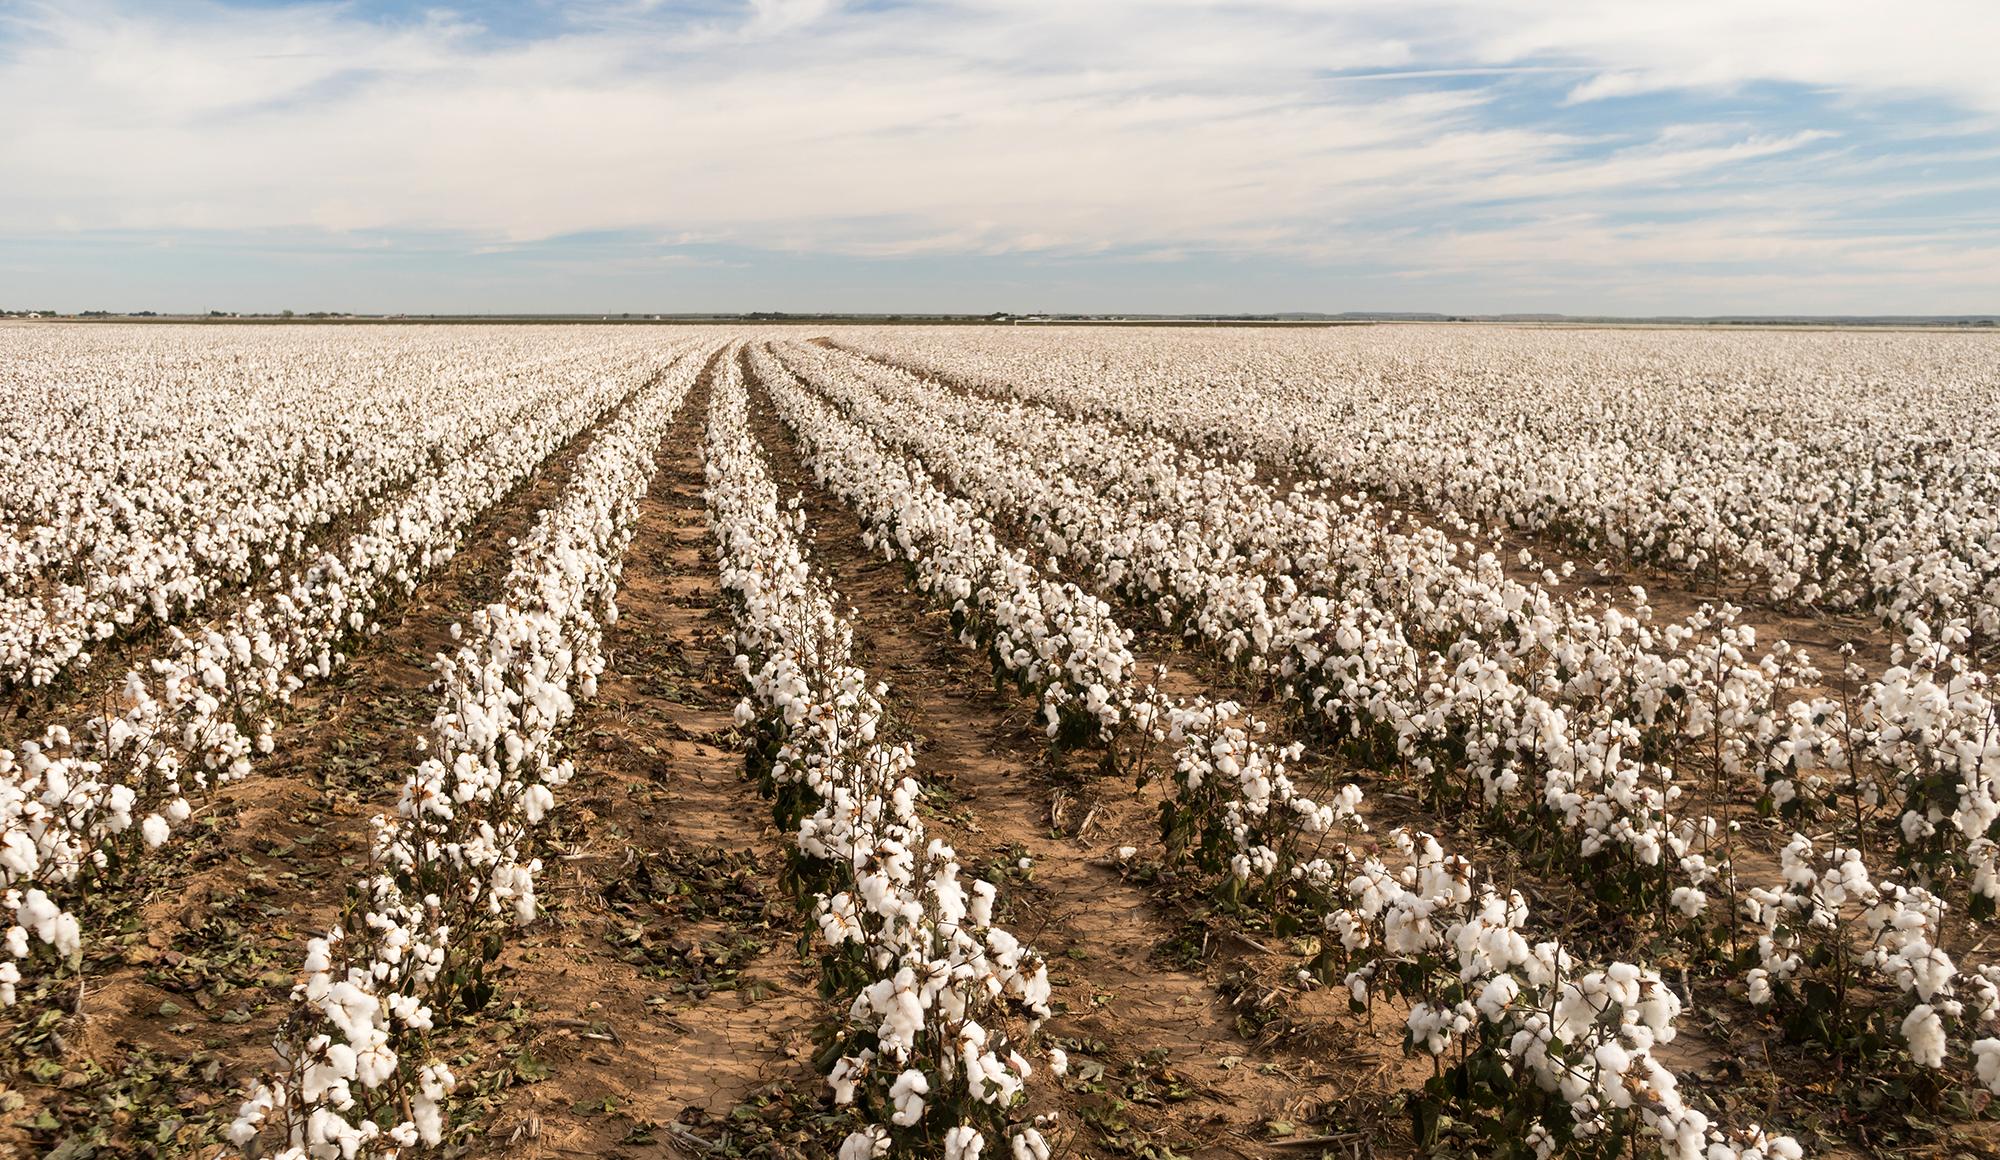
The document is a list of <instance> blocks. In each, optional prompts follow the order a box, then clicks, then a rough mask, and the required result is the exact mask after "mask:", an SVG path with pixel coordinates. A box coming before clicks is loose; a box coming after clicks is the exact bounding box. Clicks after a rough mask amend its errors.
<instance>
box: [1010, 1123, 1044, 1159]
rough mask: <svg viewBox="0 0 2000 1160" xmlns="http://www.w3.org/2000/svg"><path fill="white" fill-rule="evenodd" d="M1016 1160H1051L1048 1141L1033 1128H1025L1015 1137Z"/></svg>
mask: <svg viewBox="0 0 2000 1160" xmlns="http://www.w3.org/2000/svg"><path fill="white" fill-rule="evenodd" d="M1014 1160H1049V1145H1048V1141H1046V1140H1044V1139H1042V1134H1041V1133H1040V1132H1037V1131H1036V1130H1035V1129H1033V1128H1023V1129H1021V1130H1020V1132H1018V1133H1016V1134H1015V1136H1014Z"/></svg>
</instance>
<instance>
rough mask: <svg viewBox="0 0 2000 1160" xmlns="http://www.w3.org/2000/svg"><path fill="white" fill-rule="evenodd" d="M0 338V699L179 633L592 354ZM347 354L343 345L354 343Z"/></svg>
mask: <svg viewBox="0 0 2000 1160" xmlns="http://www.w3.org/2000/svg"><path fill="white" fill-rule="evenodd" d="M340 338H341V341H339V342H334V341H329V339H328V338H327V336H326V335H324V334H315V333H313V332H309V331H306V332H302V331H274V330H268V329H267V330H262V331H249V332H245V331H224V330H212V329H202V330H191V329H173V330H167V329H160V328H155V329H151V330H126V329H120V330H117V331H110V332H107V331H101V330H95V329H91V328H83V327H77V328H49V329H42V330H33V331H29V330H15V331H9V332H7V334H6V335H5V337H4V339H0V344H4V346H5V348H6V349H5V354H6V357H5V358H4V359H0V399H4V400H5V401H4V403H0V447H4V448H5V450H4V451H0V690H6V689H8V688H9V687H13V688H14V689H17V690H18V689H24V688H32V687H38V686H45V685H49V684H51V683H52V682H54V681H55V680H56V679H57V678H58V677H59V676H60V675H62V674H63V673H64V672H66V671H67V670H69V669H71V668H72V667H75V666H80V665H83V664H87V663H88V662H89V661H90V659H91V656H92V653H93V651H94V650H96V649H98V648H99V647H100V645H101V643H102V642H105V641H108V640H110V639H111V638H113V637H117V636H129V635H132V634H134V633H135V632H137V631H139V630H141V629H145V628H151V627H158V626H164V625H174V624H180V623H183V622H184V621H186V620H187V619H189V618H191V617H193V616H195V615H196V614H198V613H199V611H200V610H201V609H202V608H203V607H204V606H205V605H206V604H208V603H209V602H211V601H212V600H213V599H214V598H215V597H216V596H217V594H219V593H221V592H224V591H228V590H233V589H235V588H238V587H240V586H242V585H245V584H248V583H251V582H252V581H254V580H255V579H257V578H258V577H261V576H264V575H268V574H270V573H272V572H273V571H274V570H275V569H277V568H279V567H280V566H281V565H283V564H284V563H285V562H286V561H288V560H291V559H293V558H295V557H296V556H297V555H298V554H299V552H300V551H301V550H302V549H304V548H305V547H306V546H307V545H308V544H309V542H310V540H311V539H312V537H314V536H315V535H317V534H319V533H320V532H321V531H323V530H324V529H325V528H327V527H328V526H329V525H331V524H332V523H333V522H334V521H336V520H338V519H342V518H357V517H365V516H366V514H368V512H369V510H370V509H371V508H372V507H374V506H375V505H376V504H377V503H378V502H380V501H381V500H382V499H383V498H384V497H385V496H388V495H391V494H393V493H395V492H397V491H398V490H400V489H403V488H406V487H407V486H408V485H409V484H410V483H411V481H412V480H414V479H416V478H417V477H419V476H420V475H422V474H424V473H427V472H429V471H432V470H435V469H436V468H437V467H438V466H439V465H441V464H445V463H449V462H451V461H452V460H454V459H456V458H458V457H460V456H462V455H463V454H465V453H466V451H467V450H468V449H469V448H471V447H473V446H475V445H477V444H478V443H479V442H480V441H482V440H484V439H485V438H487V437H488V436H489V435H490V434H491V433H492V432H493V431H495V430H497V429H499V428H500V427H501V426H502V425H503V424H504V423H505V422H506V421H507V419H508V418H509V417H510V415H511V414H512V413H513V412H514V411H515V410H517V409H518V408H519V407H520V405H521V404H522V402H523V401H524V400H525V399H527V398H530V397H532V396H533V395H534V394H535V393H536V392H537V391H539V390H540V389H541V388H542V386H543V385H544V384H545V383H547V382H550V381H555V382H561V381H563V380H564V379H566V378H569V377H572V376H573V375H574V374H576V373H578V372H588V371H589V370H592V369H597V368H601V367H602V366H603V364H604V361H605V352H604V351H603V350H602V349H601V348H600V349H596V350H593V349H590V348H589V347H586V346H583V345H580V344H576V343H574V342H568V341H561V340H552V339H551V338H550V337H548V336H546V335H533V334H523V333H519V332H516V333H512V334H505V335H495V336H481V337H480V339H479V340H478V341H469V340H468V338H467V336H464V335H449V334H445V333H439V332H436V331H424V332H411V331H402V332H386V333H384V332H375V333H373V334H370V335H368V336H366V337H365V338H363V337H362V336H360V335H349V334H342V335H341V336H340ZM357 339H360V341H357Z"/></svg>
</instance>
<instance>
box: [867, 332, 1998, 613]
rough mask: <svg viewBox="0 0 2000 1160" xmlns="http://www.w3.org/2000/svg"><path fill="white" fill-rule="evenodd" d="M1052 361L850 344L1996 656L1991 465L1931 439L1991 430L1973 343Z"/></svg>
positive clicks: (1269, 348) (1284, 336)
mask: <svg viewBox="0 0 2000 1160" xmlns="http://www.w3.org/2000/svg"><path fill="white" fill-rule="evenodd" d="M1072 339H1073V336H1072V335H1070V334H1067V333H1061V332H1042V331H1035V330H1026V329H1022V330H1006V329H1004V328H1003V329H1000V330H996V331H993V332H985V333H980V334H977V335H962V334H958V333H956V332H954V333H951V334H950V335H949V336H948V337H946V336H944V335H941V334H929V333H924V332H921V331H913V330H910V329H908V328H896V329H893V330H877V331H870V332H860V333H858V334H856V335H855V336H854V337H853V339H852V340H850V341H852V342H854V343H858V344H860V345H861V346H862V347H864V348H866V349H869V350H873V351H879V352H882V353H884V354H886V355H888V357H889V358H891V359H892V360H894V361H896V362H899V363H902V364H904V365H907V366H910V367H912V368H915V369H916V370H917V371H919V372H921V373H924V374H926V375H936V376H940V377H945V378H949V379H951V380H953V381H957V382H964V383H970V384H974V385H975V386H976V387H977V389H979V390H980V391H982V392H986V393H989V394H991V395H994V396H999V397H1003V398H1007V399H1011V400H1015V401H1019V402H1023V403H1032V404H1039V405H1042V406H1046V407H1052V408H1056V409H1059V410H1061V411H1062V413H1063V414H1064V415H1066V416H1069V417H1072V418H1076V419H1079V420H1088V419H1111V420H1115V421H1117V422H1118V423H1119V424H1121V425H1123V426H1127V427H1130V428H1133V429H1137V430H1140V431H1144V432H1146V433H1148V434H1152V435H1155V436H1159V437H1163V438H1170V439H1174V440H1177V441H1180V442H1183V443H1185V444H1189V445H1195V446H1200V447H1202V448H1203V449H1204V450H1207V451H1211V452H1216V453H1222V454H1231V455H1235V456H1239V457H1243V458H1248V459H1254V460H1256V461H1258V462H1261V463H1268V464H1274V465H1280V466H1282V467H1283V468H1285V469H1286V470H1288V471H1291V472H1294V473H1297V474H1299V475H1303V476H1306V477H1308V478H1312V477H1318V478H1332V479H1338V480H1341V481H1343V482H1344V483H1346V484H1348V485H1350V486H1357V487H1360V488H1362V489H1365V490H1366V491H1367V492H1369V493H1370V494H1373V495H1378V496H1381V497H1383V498H1387V499H1391V500H1395V501H1398V502H1417V503H1421V504H1424V505H1426V506H1428V507H1430V508H1432V509H1435V510H1442V511H1455V512H1460V513H1463V514H1465V515H1466V516H1468V517H1470V518H1472V519H1475V520H1482V521H1486V522H1487V523H1489V524H1492V525H1495V526H1499V527H1504V528H1507V529H1510V530H1518V531H1522V532H1527V533H1531V534H1533V535H1535V536H1538V537H1541V538H1544V539H1548V540H1553V541H1556V542H1558V543H1560V544H1562V545H1564V546H1566V547H1568V548H1570V549H1571V550H1574V551H1577V552H1581V553H1593V554H1596V555H1603V556H1608V557H1610V558H1612V559H1622V560H1626V561H1631V562H1637V563H1643V564H1646V565H1649V566H1653V567H1658V568H1661V569H1665V570H1670V571H1675V572H1681V573H1685V574H1686V575H1687V576H1688V577H1689V578H1690V579H1691V580H1692V581H1693V582H1695V583H1699V584H1704V585H1714V586H1717V587H1720V586H1723V585H1728V586H1730V587H1732V588H1735V589H1738V590H1740V591H1741V592H1743V593H1744V594H1745V595H1749V596H1754V597H1756V598H1757V599H1760V600H1765V601H1769V602H1772V603H1776V604H1779V605H1781V606H1784V607H1787V608H1800V609H1814V608H1834V609H1852V610H1857V611H1862V612H1866V613H1868V614H1871V615H1875V616H1878V617H1879V618H1881V620H1882V621H1883V622H1884V623H1885V624H1887V625H1889V626H1890V627H1891V628H1892V629H1894V630H1897V631H1907V630H1908V629H1909V628H1910V627H1911V622H1912V620H1926V621H1929V622H1931V623H1939V622H1942V621H1944V620H1949V619H1953V618H1964V619H1966V620H1967V621H1968V623H1969V625H1970V627H1971V629H1972V631H1973V634H1974V636H1975V638H1977V639H1979V640H1982V641H1984V642H1987V643H1988V644H1989V645H1990V643H1991V642H1993V641H1994V640H1996V639H2000V552H1996V549H1995V547H1994V545H1995V543H1996V542H2000V541H1996V540H1995V539H1994V535H1993V533H1994V531H1995V529H1996V526H2000V524H1996V521H2000V514H1996V513H2000V505H1996V504H1995V502H1994V500H1995V487H1996V485H1995V483H1994V481H1995V480H1996V479H2000V474H1996V472H1995V467H1996V466H2000V456H1996V453H1995V452H1994V451H1993V450H1992V449H1991V448H1989V447H1986V446H1984V445H1982V444H1981V443H1980V442H1979V441H1977V440H1966V439H1955V438H1950V437H1948V436H1944V435H1941V434H1940V432H1944V431H1949V430H1952V429H1953V428H1952V427H1951V424H1952V423H1953V422H1954V421H1956V420H1957V419H1963V421H1964V422H1965V423H1972V424H1976V423H1977V421H1978V419H1977V418H1976V416H1983V415H1984V413H1985V411H1986V410H1987V409H1989V408H1990V402H1991V400H1990V398H1989V397H1988V396H1987V393H1986V392H1985V390H1984V389H1983V388H1982V384H1985V383H1990V381H1991V377H1992V374H1993V367H1992V357H1991V354H1990V352H1988V351H1986V350H1985V349H1983V348H1980V347H1977V346H1976V345H1975V346H1968V345H1967V344H1964V343H1960V342H1956V341H1952V340H1951V339H1950V338H1949V337H1948V336H1937V335H1930V336H1920V335H1910V336H1889V335H1878V336H1866V337H1863V336H1858V335H1842V336H1829V335H1805V334H1798V335H1777V334H1757V335H1751V334H1743V335H1731V336H1726V338H1725V339H1724V340H1722V341H1715V336H1704V337H1703V338H1702V340H1701V341H1700V342H1696V341H1694V340H1693V338H1692V337H1691V336H1689V335H1685V334H1675V333H1672V332H1657V333H1639V332H1622V333H1611V332H1604V333H1597V334H1582V333H1576V334H1568V335H1562V336H1552V335H1549V334H1547V333H1542V332H1534V333H1529V332H1508V331H1504V330H1493V331H1486V332H1481V333H1477V334H1475V333H1471V332H1464V331H1456V330H1453V331H1447V330H1442V329H1426V328H1395V329H1393V330H1386V331H1384V330H1378V331H1375V332H1369V333H1363V332H1361V331H1359V330H1356V331H1347V332H1341V333H1338V334H1334V335H1328V336H1323V338H1322V337H1320V336H1316V337H1315V338H1314V339H1301V338H1300V337H1299V336H1297V335H1294V334H1291V333H1274V334H1258V335H1248V336H1245V335H1241V334H1229V335H1227V336H1221V335H1216V334H1212V333H1193V332H1191V333H1183V334H1161V333H1157V332H1145V333H1108V332H1106V333H1096V334H1093V335H1091V337H1090V340H1089V341H1087V342H1075V341H1073V340H1072ZM1225 383H1226V384H1228V389H1217V385H1218V384H1225ZM1606 383H1616V384H1617V385H1618V388H1619V389H1618V390H1616V391H1614V392H1606V391H1605V389H1604V385H1605V384H1606ZM1892 383H1893V384H1902V385H1904V386H1907V387H1909V388H1910V389H1907V390H1903V389H1893V388H1891V389H1885V388H1884V384H1892ZM1593 558H1594V557H1593Z"/></svg>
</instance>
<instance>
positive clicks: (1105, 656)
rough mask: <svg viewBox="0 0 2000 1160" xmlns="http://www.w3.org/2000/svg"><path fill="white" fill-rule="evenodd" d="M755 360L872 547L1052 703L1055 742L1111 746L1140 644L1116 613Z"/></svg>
mask: <svg viewBox="0 0 2000 1160" xmlns="http://www.w3.org/2000/svg"><path fill="white" fill-rule="evenodd" d="M749 357H750V363H751V366H752V368H753V369H754V371H755V373H756V375H757V377H758V380H759V381H760V382H761V383H763V384H764V386H765V387H766V389H768V390H769V391H770V392H771V394H772V397H773V399H774V400H775V401H776V404H777V407H778V409H779V411H780V413H781V414H782V416H783V417H784V421H785V423H786V425H787V426H788V427H790V428H791V430H792V431H793V433H794V435H795V437H796V438H797V439H798V440H799V441H800V444H801V451H802V454H803V455H804V456H805V458H806V459H807V460H808V461H809V462H810V463H811V464H812V466H813V472H814V474H815V476H816V477H817V478H818V479H819V481H820V482H821V483H822V484H824V485H825V486H827V487H830V488H832V489H834V490H835V491H836V492H838V493H839V494H840V496H841V497H842V498H843V499H845V500H847V501H848V502H849V503H850V504H852V505H853V506H854V508H855V510H856V512H857V514H858V515H859V516H860V518H861V520H862V522H863V524H864V525H865V527H866V528H867V534H868V544H867V546H868V547H869V548H870V549H871V550H875V551H880V552H882V553H883V555H884V557H885V558H887V559H892V560H901V561H902V562H903V563H904V564H905V566H907V567H909V568H910V569H911V570H912V579H913V580H914V582H915V583H916V585H917V587H918V589H919V590H920V591H922V592H924V593H926V594H927V595H928V596H929V598H930V599H931V600H932V601H933V602H934V603H936V604H938V605H940V606H942V607H944V608H946V609H948V610H950V612H951V614H952V626H953V628H954V629H955V630H956V631H957V632H958V634H959V636H960V639H961V640H963V641H964V642H965V643H967V644H968V645H975V646H976V647H979V648H981V649H983V650H985V652H986V654H987V658H988V660H989V662H990V663H991V665H992V667H993V673H994V678H995V680H1000V681H1006V682H1010V683H1013V684H1015V685H1017V686H1018V687H1019V688H1021V689H1022V690H1023V691H1024V692H1028V693H1030V694H1032V695H1034V696H1035V697H1036V698H1037V699H1038V700H1039V701H1040V702H1041V705H1042V715H1043V721H1044V724H1045V726H1046V728H1047V730H1048V734H1049V736H1050V737H1051V738H1052V739H1054V740H1056V741H1058V742H1060V743H1065V744H1070V743H1075V742H1079V741H1083V740H1090V739H1102V738H1108V737H1109V736H1111V735H1112V733H1113V732H1115V730H1116V729H1117V728H1118V725H1119V723H1120V713H1119V707H1118V705H1117V704H1116V703H1115V702H1114V701H1113V700H1112V699H1111V698H1110V697H1109V695H1108V694H1107V690H1108V689H1112V688H1117V687H1118V686H1120V685H1121V684H1123V683H1124V682H1125V681H1126V679H1127V677H1128V676H1129V675H1130V673H1131V670H1132V664H1133V661H1132V651H1131V636H1130V634H1129V633H1127V632H1125V631H1123V630H1121V629H1119V628H1118V627H1117V625H1116V624H1115V623H1113V622H1112V620H1111V612H1110V609H1109V608H1108V607H1107V606H1106V605H1105V603H1104V602H1103V601H1102V600H1100V599H1098V598H1097V597H1095V596H1092V595H1091V594H1089V593H1087V592H1084V591H1082V590H1081V589H1079V588H1078V587H1077V586H1076V585H1074V584H1071V583H1069V582H1067V581H1061V582H1056V581H1052V580H1048V579H1046V578H1044V577H1043V576H1041V574H1040V573H1039V571H1038V570H1037V569H1036V568H1035V567H1034V566H1033V565H1032V564H1031V563H1030V562H1029V561H1028V558H1027V556H1026V555H1025V554H1023V553H1021V552H1020V551H1018V550H1015V549H1012V548H1009V547H1007V546H1005V545H1003V544H1001V543H1000V542H999V540H998V539H997V538H996V536H995V535H994V531H993V527H992V525H991V524H990V523H988V522H987V521H986V520H985V518H983V517H982V516H980V515H979V514H978V513H977V512H975V511H973V510H972V509H971V507H970V506H969V505H967V504H966V503H965V501H963V500H952V499H948V498H947V497H946V496H945V495H944V493H943V492H941V491H940V490H938V488H937V487H936V486H935V485H933V484H932V483H931V481H930V478H929V476H928V474H926V473H924V472H923V471H922V470H921V469H916V470H915V471H913V470H912V469H911V468H910V467H909V466H908V465H907V464H906V463H905V462H904V461H903V460H902V459H901V457H899V456H893V455H885V454H883V451H882V448H881V446H880V445H879V443H878V441H877V440H876V439H875V438H874V436H872V435H870V434H868V433H867V432H866V431H864V430H862V429H861V428H859V427H856V426H855V425H854V424H852V423H850V422H848V421H847V420H846V419H844V418H842V417H841V416H840V415H839V414H837V413H835V412H834V411H832V410H831V409H829V408H828V407H827V406H826V405H825V404H823V403H821V402H820V401H819V400H818V399H816V398H814V397H813V396H812V394H811V393H810V392H809V391H807V390H806V389H805V388H804V387H803V386H802V385H801V384H800V383H799V382H798V380H797V379H795V378H794V377H793V376H792V375H791V374H790V373H789V372H788V371H786V370H785V369H784V367H783V366H782V365H781V364H780V363H778V361H777V360H776V359H775V358H773V357H771V355H770V354H769V352H768V351H765V350H762V349H752V350H751V351H750V355H749Z"/></svg>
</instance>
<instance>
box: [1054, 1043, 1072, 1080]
mask: <svg viewBox="0 0 2000 1160" xmlns="http://www.w3.org/2000/svg"><path fill="white" fill-rule="evenodd" d="M1049 1070H1050V1071H1052V1072H1055V1073H1056V1074H1057V1075H1068V1074H1069V1053H1068V1052H1066V1051H1064V1050H1063V1049H1062V1048H1060V1047H1051V1048H1049Z"/></svg>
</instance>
